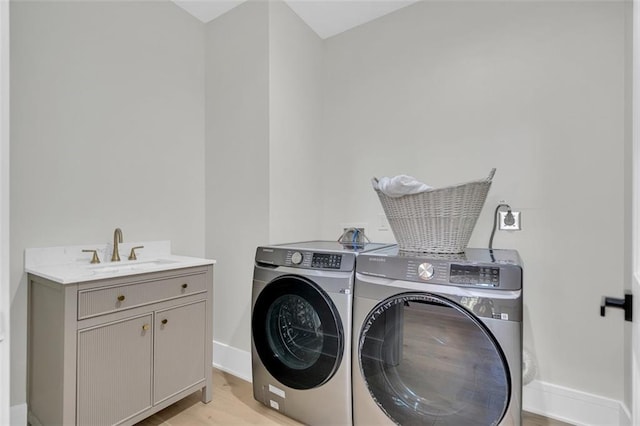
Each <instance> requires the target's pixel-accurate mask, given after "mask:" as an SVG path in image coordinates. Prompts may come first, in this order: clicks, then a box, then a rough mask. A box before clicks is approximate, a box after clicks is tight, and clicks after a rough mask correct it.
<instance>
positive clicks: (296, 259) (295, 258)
mask: <svg viewBox="0 0 640 426" xmlns="http://www.w3.org/2000/svg"><path fill="white" fill-rule="evenodd" d="M291 263H293V264H294V265H299V264H301V263H302V253H300V252H299V251H296V252H294V253H293V254H292V255H291Z"/></svg>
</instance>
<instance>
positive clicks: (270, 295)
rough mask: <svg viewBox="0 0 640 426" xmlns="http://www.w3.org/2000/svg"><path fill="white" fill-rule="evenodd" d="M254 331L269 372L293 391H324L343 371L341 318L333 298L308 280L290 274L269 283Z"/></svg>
mask: <svg viewBox="0 0 640 426" xmlns="http://www.w3.org/2000/svg"><path fill="white" fill-rule="evenodd" d="M251 328H252V336H253V342H254V345H255V348H256V351H257V352H258V356H259V357H260V360H261V361H262V363H263V365H264V366H265V368H266V369H267V370H268V371H269V373H271V375H272V376H273V377H274V378H275V379H276V380H278V381H279V382H280V383H282V384H284V385H286V386H289V387H291V388H293V389H300V390H304V389H312V388H315V387H318V386H321V385H322V384H324V383H326V382H327V381H328V380H329V379H331V377H333V375H334V374H335V372H336V371H337V369H338V367H339V366H340V362H341V360H342V354H343V351H344V333H343V328H342V322H341V320H340V316H339V314H338V312H337V309H336V307H335V305H334V303H333V302H332V301H331V299H330V298H329V296H328V295H327V294H326V293H325V292H324V291H323V290H322V289H321V288H320V287H319V286H318V285H317V284H315V283H314V282H313V281H311V280H308V279H306V278H304V277H300V276H295V275H287V276H282V277H279V278H277V279H275V280H273V281H271V282H270V283H269V284H267V286H266V287H265V288H264V289H263V290H262V291H261V292H260V295H259V296H258V298H257V300H256V302H255V304H254V307H253V314H252V319H251Z"/></svg>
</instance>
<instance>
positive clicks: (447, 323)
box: [358, 293, 511, 425]
mask: <svg viewBox="0 0 640 426" xmlns="http://www.w3.org/2000/svg"><path fill="white" fill-rule="evenodd" d="M358 357H359V365H360V372H361V374H362V376H363V378H364V380H365V382H366V385H367V387H368V390H369V392H370V394H371V397H372V398H373V399H374V401H375V402H376V404H377V405H378V406H379V407H380V408H381V409H382V410H383V411H384V412H385V414H386V415H387V416H388V417H389V418H390V419H391V420H393V421H394V422H396V423H398V424H403V425H405V424H406V425H409V424H440V423H442V424H448V425H497V424H498V423H499V422H500V421H501V420H502V418H503V417H504V414H505V412H506V410H507V408H508V405H509V398H510V395H511V380H510V377H511V376H510V373H509V367H508V364H507V362H506V360H505V357H504V354H503V352H502V350H501V349H500V347H499V346H498V344H497V342H496V340H495V338H494V337H493V336H492V334H491V333H490V331H489V330H488V329H487V328H486V327H485V326H484V325H483V324H482V323H481V322H480V321H479V320H478V319H476V318H475V317H474V316H473V315H472V314H471V313H469V312H468V311H467V310H465V309H464V308H462V307H461V306H459V305H457V304H455V303H454V302H452V301H450V300H447V299H445V298H443V297H440V296H437V295H432V294H427V293H407V294H401V295H397V296H394V297H391V298H389V299H386V300H384V301H383V302H381V303H380V304H378V305H377V306H376V307H375V308H374V309H373V310H372V311H371V312H370V313H369V315H368V317H367V318H366V319H365V322H364V325H363V328H362V332H361V334H360V339H359V351H358Z"/></svg>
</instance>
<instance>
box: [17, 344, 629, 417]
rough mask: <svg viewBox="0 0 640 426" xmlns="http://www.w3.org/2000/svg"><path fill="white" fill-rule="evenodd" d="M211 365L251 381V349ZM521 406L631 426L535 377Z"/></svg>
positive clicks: (594, 402)
mask: <svg viewBox="0 0 640 426" xmlns="http://www.w3.org/2000/svg"><path fill="white" fill-rule="evenodd" d="M213 365H214V367H216V368H218V369H220V370H222V371H225V372H227V373H229V374H233V375H234V376H237V377H240V378H241V379H244V380H246V381H248V382H251V381H252V375H251V352H248V351H244V350H241V349H237V348H234V347H232V346H229V345H227V344H224V343H220V342H216V341H214V342H213ZM522 405H523V409H524V410H525V411H529V412H532V413H535V414H540V415H542V416H545V417H548V418H551V419H556V420H561V421H564V422H567V423H571V424H573V425H576V426H587V425H594V426H605V425H606V426H631V414H630V413H629V410H628V409H627V408H626V407H625V406H624V404H622V403H621V402H620V401H616V400H613V399H609V398H604V397H601V396H598V395H593V394H589V393H586V392H581V391H578V390H575V389H570V388H566V387H563V386H558V385H554V384H551V383H546V382H542V381H539V380H534V381H533V382H531V383H529V384H528V385H527V386H525V387H524V389H523V395H522ZM25 413H26V411H25Z"/></svg>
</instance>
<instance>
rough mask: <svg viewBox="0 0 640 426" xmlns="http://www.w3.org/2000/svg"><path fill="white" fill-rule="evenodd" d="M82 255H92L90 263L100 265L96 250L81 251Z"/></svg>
mask: <svg viewBox="0 0 640 426" xmlns="http://www.w3.org/2000/svg"><path fill="white" fill-rule="evenodd" d="M82 251H83V252H84V253H93V256H92V257H91V263H100V258H99V257H98V250H82Z"/></svg>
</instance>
